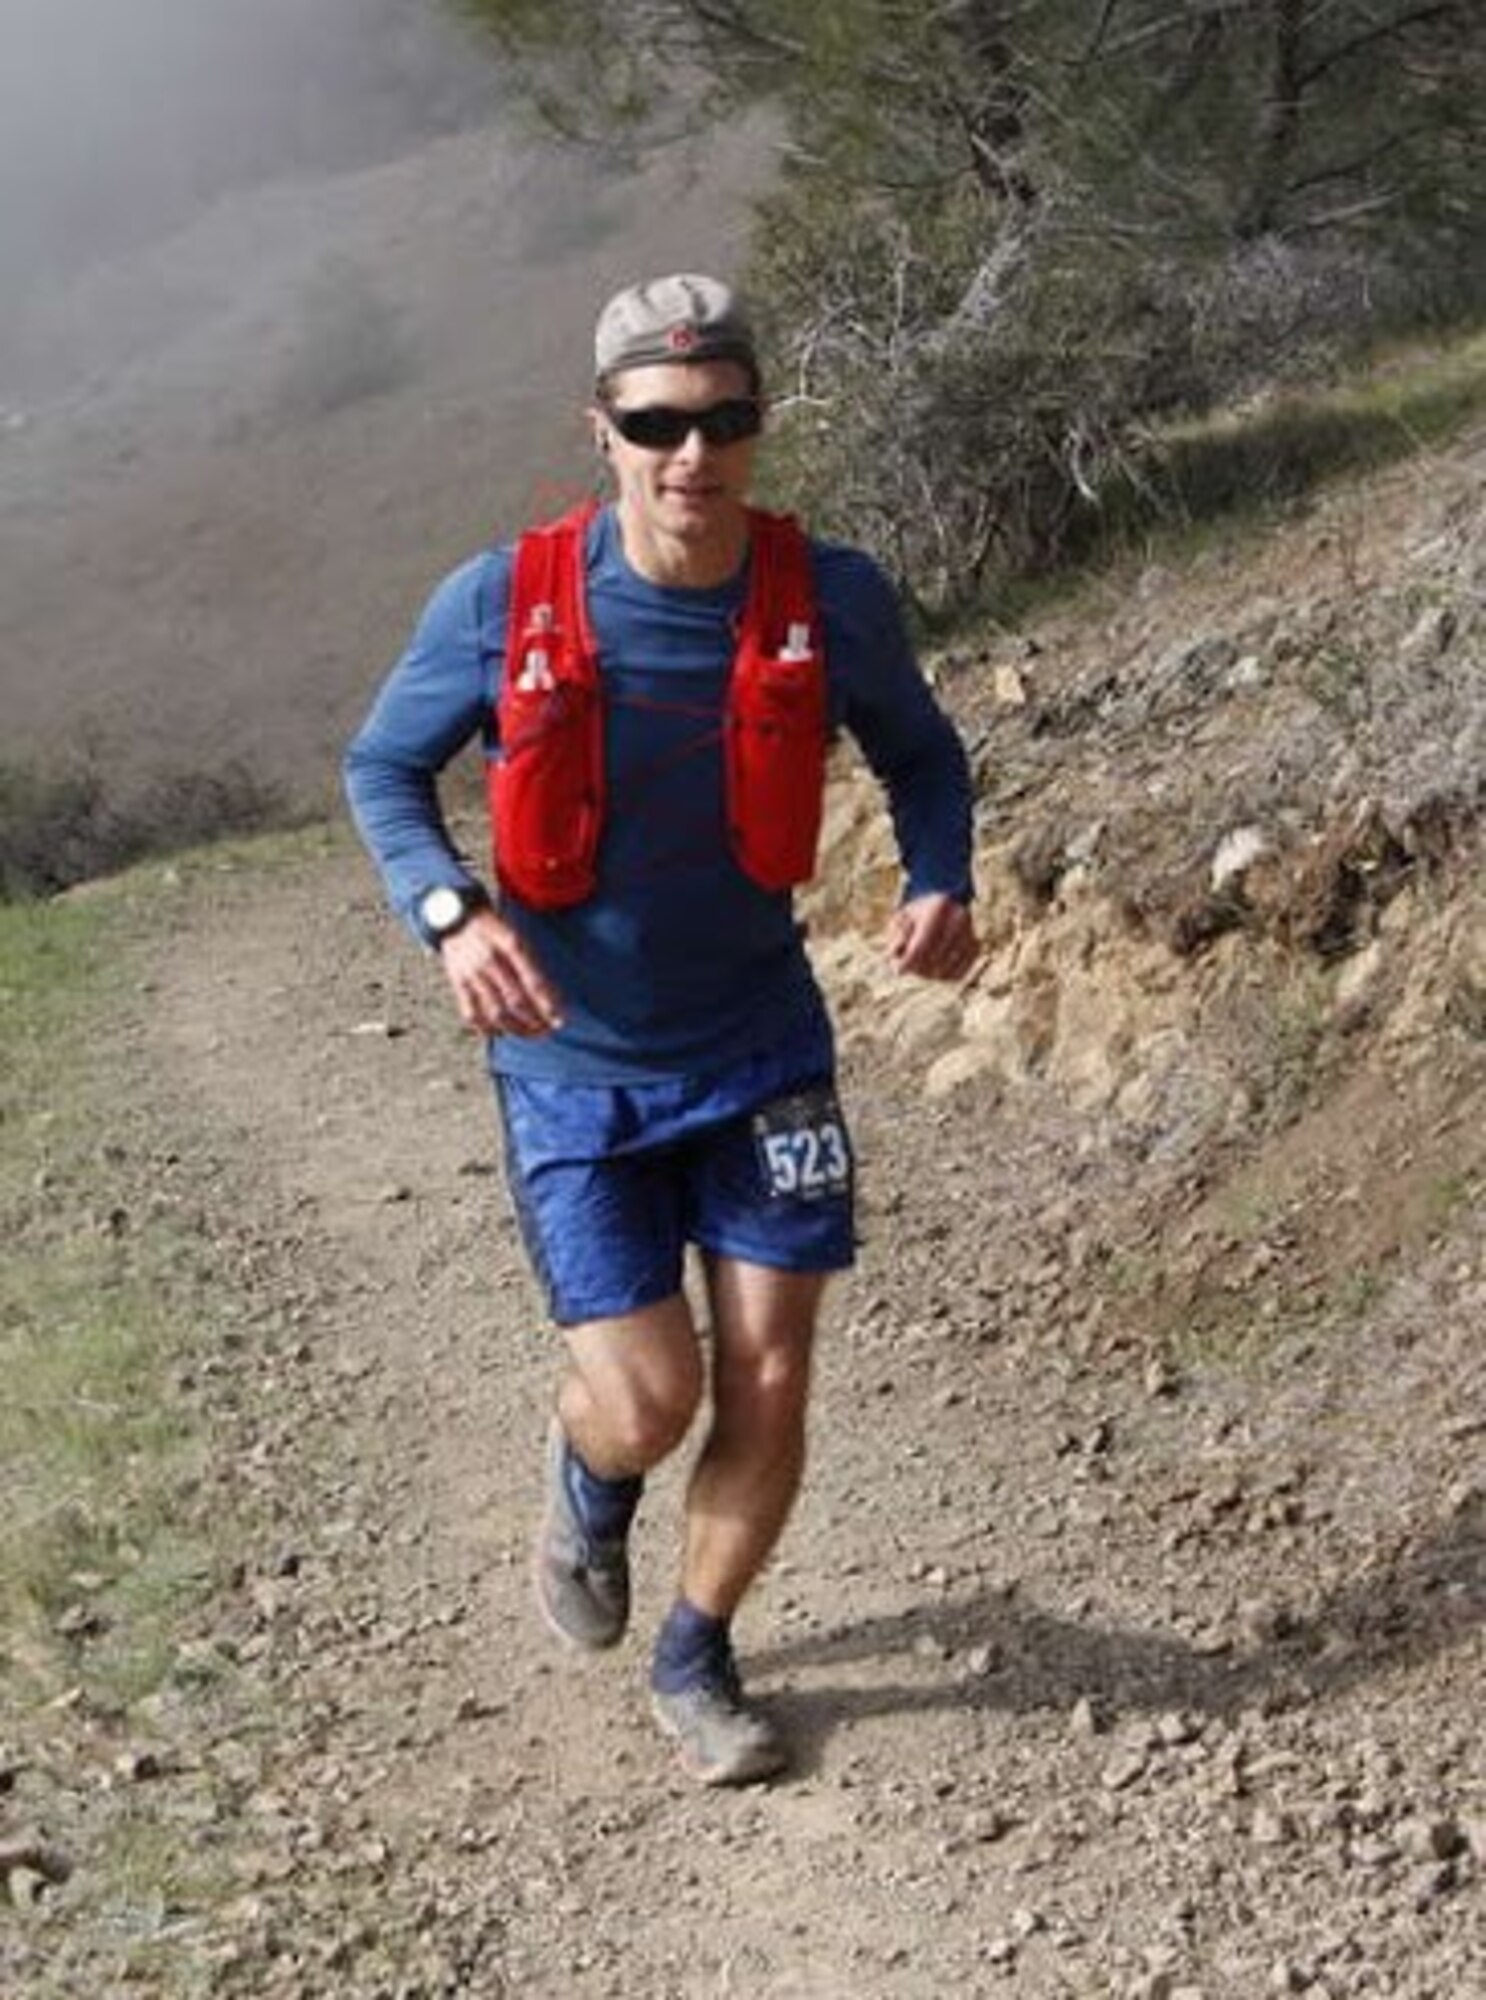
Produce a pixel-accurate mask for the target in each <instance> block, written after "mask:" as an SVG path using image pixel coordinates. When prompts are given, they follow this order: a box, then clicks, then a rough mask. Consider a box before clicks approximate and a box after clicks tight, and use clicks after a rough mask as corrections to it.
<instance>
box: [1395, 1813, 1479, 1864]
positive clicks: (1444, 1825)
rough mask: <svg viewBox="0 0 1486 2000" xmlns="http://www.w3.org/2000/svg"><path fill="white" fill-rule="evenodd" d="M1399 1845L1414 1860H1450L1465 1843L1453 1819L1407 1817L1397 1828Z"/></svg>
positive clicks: (1464, 1838)
mask: <svg viewBox="0 0 1486 2000" xmlns="http://www.w3.org/2000/svg"><path fill="white" fill-rule="evenodd" d="M1398 1842H1399V1846H1400V1847H1401V1848H1402V1849H1403V1851H1404V1853H1405V1854H1407V1855H1408V1856H1409V1857H1410V1859H1411V1860H1414V1861H1451V1860H1453V1859H1454V1858H1455V1856H1456V1855H1457V1854H1459V1853H1460V1851H1461V1850H1462V1848H1464V1846H1465V1844H1466V1837H1465V1835H1464V1833H1463V1832H1462V1831H1461V1828H1460V1826H1459V1823H1458V1822H1457V1821H1455V1820H1453V1819H1408V1820H1405V1821H1404V1822H1403V1824H1402V1825H1401V1826H1400V1827H1399V1829H1398Z"/></svg>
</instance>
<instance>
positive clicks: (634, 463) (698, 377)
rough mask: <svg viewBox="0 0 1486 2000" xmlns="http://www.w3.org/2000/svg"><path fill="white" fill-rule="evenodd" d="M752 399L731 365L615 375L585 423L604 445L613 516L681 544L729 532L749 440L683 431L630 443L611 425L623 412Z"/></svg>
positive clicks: (748, 462) (740, 499) (750, 451)
mask: <svg viewBox="0 0 1486 2000" xmlns="http://www.w3.org/2000/svg"><path fill="white" fill-rule="evenodd" d="M752 400H753V388H752V383H751V380H750V377H749V373H748V370H747V369H746V368H745V367H743V365H742V364H741V362H737V361H688V362H666V363H664V364H662V365H660V366H657V367H654V368H631V369H627V370H626V371H625V372H624V374H622V375H617V376H615V377H614V379H613V381H612V382H611V383H610V385H609V390H608V394H607V397H606V400H605V401H604V402H603V403H599V404H597V405H595V407H594V411H593V421H594V429H595V433H596V434H597V435H598V437H599V438H600V439H601V440H605V441H606V444H605V448H606V450H607V452H608V455H609V459H610V462H611V463H612V465H613V467H614V476H615V478H616V480H617V481H618V485H619V504H620V508H621V511H622V512H623V513H625V514H627V515H629V516H630V517H631V518H632V519H633V520H634V521H635V523H636V525H639V526H642V527H643V528H644V529H645V530H646V531H648V532H650V533H652V534H660V535H663V536H665V537H666V538H668V539H676V540H679V541H683V542H706V541H707V540H708V539H709V538H710V537H712V536H714V535H716V534H717V533H718V532H719V531H720V530H723V531H726V530H728V529H730V528H731V527H732V526H734V525H735V524H736V522H737V519H738V517H739V514H740V511H741V509H742V507H743V504H744V501H745V499H746V497H747V493H748V487H749V482H750V481H751V479H752V477H753V460H754V440H753V438H751V437H745V438H740V439H738V440H737V441H736V442H732V443H709V442H708V441H707V439H706V438H705V437H704V436H703V434H702V432H701V431H700V430H688V431H687V432H686V434H685V436H683V437H682V438H681V439H680V440H679V442H676V443H662V444H659V445H649V444H635V443H631V442H630V441H629V439H627V438H626V437H625V436H624V435H623V434H622V432H621V431H620V430H619V428H618V423H620V422H622V421H623V417H624V413H625V412H627V411H635V410H654V409H664V410H679V411H707V410H712V409H714V408H716V406H718V405H719V404H728V405H737V404H739V403H748V402H751V401H752Z"/></svg>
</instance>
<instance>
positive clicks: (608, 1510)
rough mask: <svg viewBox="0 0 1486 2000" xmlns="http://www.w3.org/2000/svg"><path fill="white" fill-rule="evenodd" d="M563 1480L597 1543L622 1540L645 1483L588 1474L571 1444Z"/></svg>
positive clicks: (584, 1523)
mask: <svg viewBox="0 0 1486 2000" xmlns="http://www.w3.org/2000/svg"><path fill="white" fill-rule="evenodd" d="M563 1477H564V1479H565V1481H566V1483H567V1489H568V1498H569V1499H570V1500H571V1501H572V1503H573V1506H574V1507H575V1508H576V1510H577V1514H578V1519H579V1520H580V1521H581V1522H582V1523H583V1526H584V1527H585V1529H586V1530H587V1531H588V1533H589V1534H590V1535H592V1537H593V1539H594V1540H595V1541H596V1542H617V1541H622V1540H623V1538H624V1537H625V1536H626V1535H627V1534H628V1533H629V1524H630V1522H631V1521H632V1520H633V1519H634V1518H635V1509H636V1508H637V1507H638V1506H639V1504H640V1495H641V1493H643V1492H644V1490H645V1481H644V1480H643V1479H642V1478H640V1477H638V1476H635V1477H631V1478H627V1479H603V1478H600V1476H599V1474H598V1473H596V1472H590V1471H589V1469H588V1467H587V1466H586V1465H585V1464H584V1463H583V1461H582V1459H581V1458H580V1457H579V1456H578V1454H577V1452H576V1451H574V1449H573V1447H572V1446H571V1445H568V1447H567V1449H566V1450H565V1452H564V1453H563Z"/></svg>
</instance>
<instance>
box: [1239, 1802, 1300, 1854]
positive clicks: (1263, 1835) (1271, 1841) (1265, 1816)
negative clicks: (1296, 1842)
mask: <svg viewBox="0 0 1486 2000" xmlns="http://www.w3.org/2000/svg"><path fill="white" fill-rule="evenodd" d="M1249 1838H1250V1839H1251V1840H1252V1841H1253V1842H1254V1844H1255V1846H1256V1847H1284V1846H1286V1845H1287V1844H1288V1843H1289V1842H1290V1841H1291V1840H1293V1839H1294V1838H1295V1822H1294V1820H1293V1819H1292V1818H1291V1816H1290V1814H1289V1813H1287V1812H1277V1811H1275V1810H1274V1808H1273V1807H1271V1806H1256V1807H1255V1808H1254V1817H1253V1818H1252V1819H1251V1820H1250V1822H1249Z"/></svg>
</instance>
